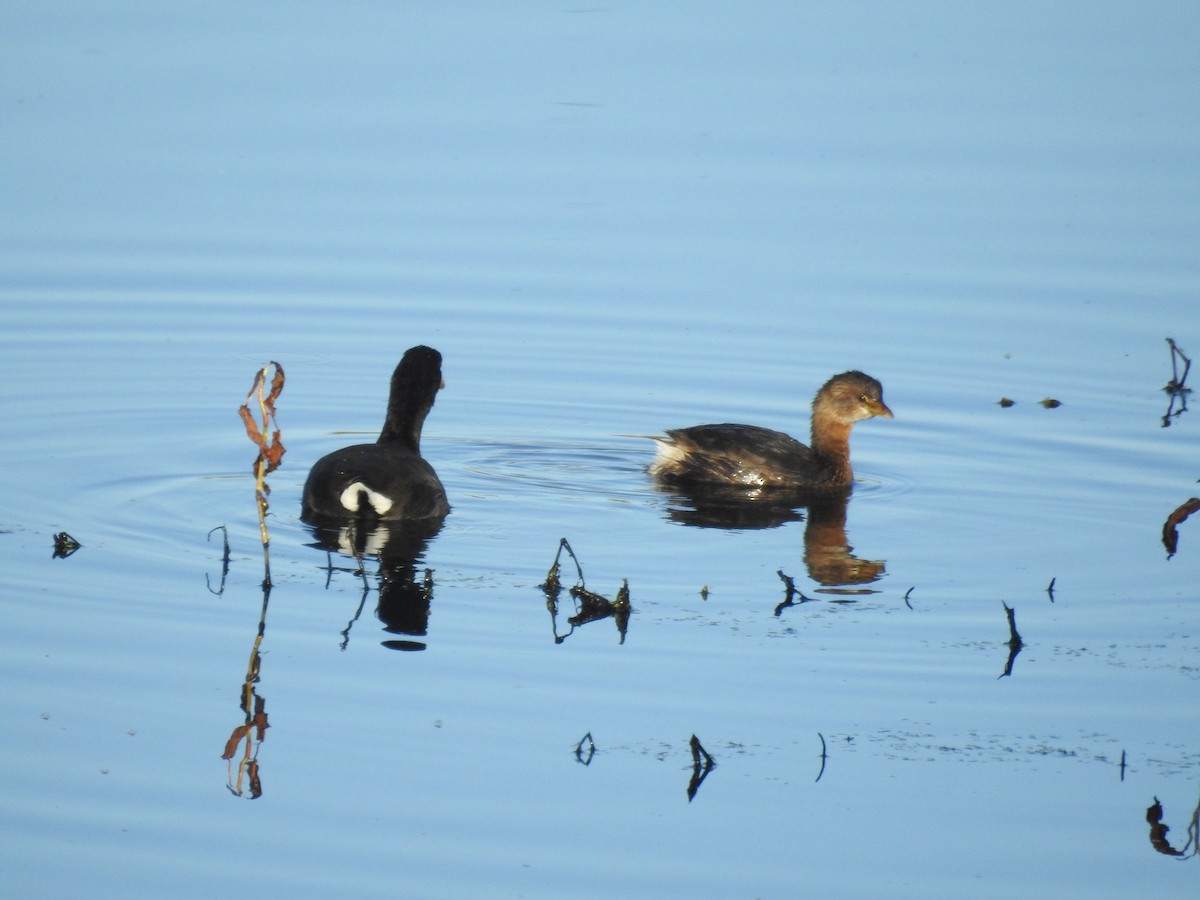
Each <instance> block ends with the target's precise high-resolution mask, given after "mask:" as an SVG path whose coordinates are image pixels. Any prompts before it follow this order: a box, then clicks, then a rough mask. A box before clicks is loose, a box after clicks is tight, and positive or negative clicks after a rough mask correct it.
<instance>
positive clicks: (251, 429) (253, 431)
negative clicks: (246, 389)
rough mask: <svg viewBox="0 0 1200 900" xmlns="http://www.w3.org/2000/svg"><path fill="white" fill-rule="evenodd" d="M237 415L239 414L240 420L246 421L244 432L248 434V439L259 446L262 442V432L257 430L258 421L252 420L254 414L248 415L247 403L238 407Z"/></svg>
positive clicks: (248, 407)
mask: <svg viewBox="0 0 1200 900" xmlns="http://www.w3.org/2000/svg"><path fill="white" fill-rule="evenodd" d="M238 415H239V416H241V417H242V421H243V422H245V423H246V434H247V435H248V436H249V438H250V440H251V441H253V442H254V443H255V444H257V445H258V446H259V447H261V446H262V442H263V436H262V432H261V431H259V430H258V423H257V422H255V421H254V416H252V415H250V406H249V404H243V405H242V406H240V407H238Z"/></svg>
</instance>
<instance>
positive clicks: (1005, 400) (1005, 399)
mask: <svg viewBox="0 0 1200 900" xmlns="http://www.w3.org/2000/svg"><path fill="white" fill-rule="evenodd" d="M996 402H997V403H998V404H1000V407H1001V408H1002V409H1008V408H1009V407H1010V406H1016V405H1017V401H1016V400H1010V399H1009V398H1008V397H1001V398H1000V399H999V400H997V401H996Z"/></svg>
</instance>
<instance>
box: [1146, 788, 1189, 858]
mask: <svg viewBox="0 0 1200 900" xmlns="http://www.w3.org/2000/svg"><path fill="white" fill-rule="evenodd" d="M1162 818H1163V808H1162V804H1161V803H1160V802H1159V800H1158V798H1157V797H1155V798H1154V803H1153V805H1151V806H1150V808H1149V809H1147V810H1146V821H1147V822H1148V823H1149V825H1150V846H1151V847H1153V848H1154V849H1155V850H1157V851H1158V852H1159V853H1161V854H1163V855H1164V856H1173V857H1176V858H1178V859H1187V858H1189V857H1193V856H1196V855H1197V854H1200V803H1197V804H1196V808H1195V809H1194V810H1192V817H1191V820H1190V821H1189V822H1188V827H1187V839H1186V840H1185V841H1184V843H1183V847H1182V848H1181V849H1178V850H1176V849H1175V848H1174V847H1172V846H1171V842H1170V841H1169V840H1167V832H1168V831H1170V830H1171V828H1170V826H1169V825H1167V824H1166V823H1164V822H1163V820H1162Z"/></svg>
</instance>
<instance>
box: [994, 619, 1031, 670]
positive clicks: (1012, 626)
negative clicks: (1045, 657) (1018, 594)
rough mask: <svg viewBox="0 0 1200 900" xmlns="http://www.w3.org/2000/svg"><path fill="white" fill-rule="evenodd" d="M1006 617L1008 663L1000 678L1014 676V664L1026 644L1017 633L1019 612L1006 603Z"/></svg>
mask: <svg viewBox="0 0 1200 900" xmlns="http://www.w3.org/2000/svg"><path fill="white" fill-rule="evenodd" d="M1000 602H1001V603H1002V604H1004V615H1006V616H1007V617H1008V634H1009V638H1008V662H1006V663H1005V664H1004V671H1003V672H1002V673H1001V674H1000V675H999V676H998V677H999V678H1004V677H1005V676H1007V675H1011V674H1012V670H1013V663H1014V662H1015V661H1016V659H1017V654H1018V653H1020V652H1021V648H1022V647H1024V646H1025V642H1024V641H1022V640H1021V635H1020V634H1019V633H1018V632H1017V611H1016V610H1015V609H1013V608H1012V607H1011V606H1009V605H1008V604H1007V603H1004V601H1003V600H1001V601H1000Z"/></svg>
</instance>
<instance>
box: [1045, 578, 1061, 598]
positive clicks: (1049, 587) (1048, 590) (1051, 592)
mask: <svg viewBox="0 0 1200 900" xmlns="http://www.w3.org/2000/svg"><path fill="white" fill-rule="evenodd" d="M1056 581H1058V577H1057V576H1055V577H1054V578H1051V579H1050V583H1049V584H1048V585H1046V593H1047V594H1049V595H1050V602H1051V603H1053V602H1054V582H1056Z"/></svg>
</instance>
